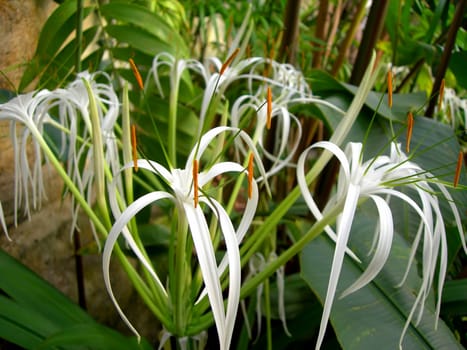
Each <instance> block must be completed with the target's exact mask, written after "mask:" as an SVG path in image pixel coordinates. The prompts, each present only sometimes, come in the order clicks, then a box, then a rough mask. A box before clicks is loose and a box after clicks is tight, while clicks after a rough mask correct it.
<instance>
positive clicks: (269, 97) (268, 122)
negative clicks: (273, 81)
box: [266, 86, 272, 130]
mask: <svg viewBox="0 0 467 350" xmlns="http://www.w3.org/2000/svg"><path fill="white" fill-rule="evenodd" d="M266 101H267V114H266V129H268V130H269V129H270V128H271V119H272V91H271V88H270V87H269V86H268V89H267V100H266Z"/></svg>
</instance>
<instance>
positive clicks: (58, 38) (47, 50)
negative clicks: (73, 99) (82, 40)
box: [19, 0, 93, 91]
mask: <svg viewBox="0 0 467 350" xmlns="http://www.w3.org/2000/svg"><path fill="white" fill-rule="evenodd" d="M76 6H77V5H76V0H70V1H65V2H64V3H63V4H61V5H60V6H59V7H57V8H56V9H55V11H54V12H53V13H52V14H51V15H50V16H49V18H48V19H47V22H46V23H45V24H44V27H43V28H42V30H41V34H40V36H39V42H38V44H37V49H36V53H35V54H34V57H33V58H32V60H31V61H30V62H29V63H28V67H27V68H26V70H25V72H24V74H23V77H22V78H21V82H20V86H19V90H20V91H22V90H24V89H25V88H26V87H28V86H29V84H31V82H32V81H33V80H34V79H36V78H37V77H38V76H41V75H42V74H43V73H44V70H45V69H46V68H47V67H49V66H50V65H51V66H56V67H60V66H61V65H62V64H63V63H62V62H60V61H58V60H57V59H56V56H57V54H58V53H59V52H60V49H61V48H62V46H63V45H64V44H65V42H66V40H67V39H68V37H69V36H70V34H72V32H73V31H74V30H75V28H76ZM92 9H93V7H91V6H88V7H85V8H84V9H83V18H86V17H87V16H88V15H89V14H90V13H91V11H92ZM71 42H73V43H75V41H74V40H72V41H71ZM89 42H90V40H88V43H89ZM75 45H76V43H75ZM68 46H70V44H68ZM62 58H63V57H62ZM73 59H74V58H73ZM61 78H63V76H61ZM59 81H60V80H59Z"/></svg>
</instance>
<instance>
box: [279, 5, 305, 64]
mask: <svg viewBox="0 0 467 350" xmlns="http://www.w3.org/2000/svg"><path fill="white" fill-rule="evenodd" d="M300 2H301V1H300V0H287V4H286V7H285V13H284V32H283V35H282V41H281V45H280V48H279V56H278V59H279V61H286V62H288V63H290V64H292V65H295V63H296V60H297V57H296V56H297V47H298V40H297V39H298V25H299V23H300Z"/></svg>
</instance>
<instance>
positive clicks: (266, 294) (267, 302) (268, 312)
mask: <svg viewBox="0 0 467 350" xmlns="http://www.w3.org/2000/svg"><path fill="white" fill-rule="evenodd" d="M263 286H264V309H265V310H264V312H265V314H266V339H267V349H268V350H272V329H271V293H270V288H269V287H270V284H269V278H266V279H265V280H264V282H263Z"/></svg>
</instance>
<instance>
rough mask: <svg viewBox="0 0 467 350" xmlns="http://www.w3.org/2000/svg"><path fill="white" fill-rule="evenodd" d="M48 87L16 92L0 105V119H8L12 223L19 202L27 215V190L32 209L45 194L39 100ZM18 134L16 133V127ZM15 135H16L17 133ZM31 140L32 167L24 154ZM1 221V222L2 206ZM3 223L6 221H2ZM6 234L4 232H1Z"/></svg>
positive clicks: (44, 112) (42, 118)
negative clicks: (12, 205)
mask: <svg viewBox="0 0 467 350" xmlns="http://www.w3.org/2000/svg"><path fill="white" fill-rule="evenodd" d="M49 94H50V92H49V91H47V90H43V91H39V92H30V93H27V94H24V95H19V96H17V97H15V98H13V99H11V100H10V101H8V102H6V103H4V104H1V105H0V121H1V120H9V121H10V137H11V141H12V144H13V153H14V158H13V159H14V166H15V182H14V208H13V210H14V224H15V225H17V223H18V216H17V213H18V210H19V208H20V207H21V206H22V207H23V208H24V211H25V215H26V216H27V217H28V218H30V215H31V203H30V199H29V197H30V196H29V193H30V191H32V208H33V209H36V208H38V207H39V206H40V204H41V202H42V197H44V196H45V189H44V186H43V178H42V160H43V157H42V151H41V143H45V140H44V138H43V134H44V125H45V124H46V123H47V122H48V121H50V117H49V115H48V114H47V110H46V108H44V105H43V103H42V102H43V100H44V99H46V98H47V96H48V95H49ZM19 128H21V129H20V134H19V135H18V129H19ZM18 136H19V137H18ZM30 141H32V142H31V147H32V149H33V157H34V162H33V164H32V169H31V165H30V161H29V156H28V151H27V148H28V145H29V144H30ZM1 216H2V223H3V222H4V218H3V210H2V215H1ZM5 227H6V225H5ZM5 233H6V234H7V235H8V233H7V232H5Z"/></svg>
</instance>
